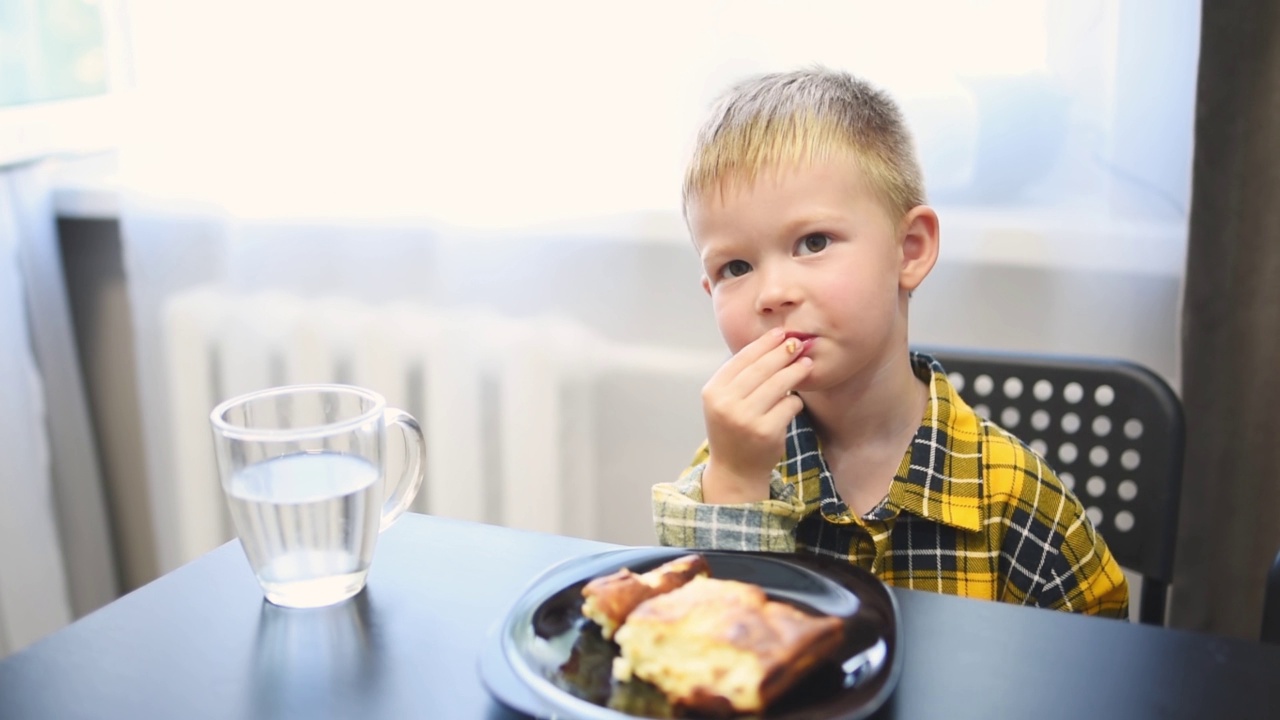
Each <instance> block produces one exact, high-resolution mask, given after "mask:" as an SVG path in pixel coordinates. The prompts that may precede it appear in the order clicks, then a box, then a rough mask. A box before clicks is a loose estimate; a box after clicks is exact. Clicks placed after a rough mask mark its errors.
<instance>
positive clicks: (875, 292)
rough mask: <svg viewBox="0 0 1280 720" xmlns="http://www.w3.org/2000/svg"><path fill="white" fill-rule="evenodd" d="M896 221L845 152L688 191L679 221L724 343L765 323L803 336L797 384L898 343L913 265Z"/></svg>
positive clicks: (827, 379) (868, 363)
mask: <svg viewBox="0 0 1280 720" xmlns="http://www.w3.org/2000/svg"><path fill="white" fill-rule="evenodd" d="M920 210H924V211H926V213H927V214H928V217H929V218H933V221H932V222H933V224H932V226H931V228H932V232H933V243H934V244H933V249H934V251H935V252H936V240H937V235H936V230H937V224H936V217H934V216H933V215H932V211H929V210H928V208H920ZM912 212H913V213H915V212H916V211H912ZM911 217H912V216H911V215H908V220H909V219H910V218H911ZM927 219H928V218H926V220H927ZM896 220H897V219H896V218H891V217H890V216H889V214H888V213H887V212H886V210H885V209H884V206H883V204H882V203H881V202H880V201H879V200H878V198H877V197H876V195H875V194H874V193H873V192H872V191H871V190H870V188H869V187H867V185H866V183H865V182H864V181H863V179H862V173H861V172H860V171H858V170H857V169H856V168H855V167H853V166H852V163H850V162H848V161H844V162H840V161H827V162H817V163H813V164H810V165H805V166H803V167H798V168H783V169H781V170H780V171H777V172H765V173H762V174H761V175H760V176H759V177H758V179H757V180H756V181H755V182H753V183H751V184H745V183H731V184H728V185H726V186H725V187H724V188H723V192H715V191H712V192H707V193H704V196H703V197H701V198H698V199H695V200H694V201H693V202H692V203H691V204H690V206H689V227H690V230H691V232H692V234H693V240H694V243H695V245H696V247H697V249H698V252H699V254H700V255H701V257H702V264H703V279H702V285H703V288H705V289H706V290H707V292H708V293H709V294H710V295H711V300H712V304H713V306H714V309H715V315H716V323H717V324H718V325H719V327H720V333H721V335H723V336H724V339H725V342H726V343H727V344H728V345H729V349H730V350H732V351H733V352H734V353H737V352H738V351H739V350H741V349H742V348H743V347H744V346H745V345H747V344H748V343H750V342H751V341H753V340H755V339H756V338H758V337H760V336H761V335H763V334H764V333H765V332H767V331H768V330H770V329H772V328H775V327H781V328H783V329H785V330H786V331H788V333H795V334H796V335H798V336H799V337H801V339H804V338H807V337H813V338H814V342H813V343H812V344H811V346H810V348H809V350H808V352H807V354H808V355H809V357H811V358H813V362H814V365H813V370H812V372H811V374H810V375H809V378H808V379H807V380H806V381H805V383H804V384H802V385H801V386H800V388H799V389H800V390H802V391H805V390H809V391H813V390H821V389H825V388H832V387H835V386H838V385H840V384H841V383H842V382H844V381H846V380H849V379H850V378H852V377H856V376H859V375H861V374H863V372H864V371H866V370H867V369H868V368H872V367H874V366H877V365H879V364H880V363H882V362H886V361H887V360H888V358H890V357H892V356H893V355H894V354H895V353H896V351H897V350H898V349H899V346H900V348H901V349H902V350H903V351H905V349H906V295H907V292H908V291H910V290H912V289H914V288H915V286H916V285H917V284H918V283H919V281H920V280H921V279H923V274H921V273H920V272H919V270H920V268H919V264H918V263H916V262H914V261H913V258H912V257H911V255H912V254H913V252H914V250H913V247H914V246H913V245H912V243H911V241H908V243H907V244H906V248H907V250H906V251H905V252H904V237H905V236H903V235H900V233H899V231H898V224H897V223H896V222H895V221H896ZM906 227H907V228H908V234H909V232H910V227H911V223H908V225H907V226H906ZM927 264H928V266H929V267H932V256H930V257H929V258H928V263H927ZM923 272H924V273H927V272H928V267H926V268H924V270H923ZM873 372H874V370H873Z"/></svg>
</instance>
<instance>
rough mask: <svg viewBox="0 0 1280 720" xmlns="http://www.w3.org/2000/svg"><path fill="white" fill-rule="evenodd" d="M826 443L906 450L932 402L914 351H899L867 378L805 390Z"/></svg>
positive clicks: (809, 409) (845, 448) (829, 445)
mask: <svg viewBox="0 0 1280 720" xmlns="http://www.w3.org/2000/svg"><path fill="white" fill-rule="evenodd" d="M801 399H803V400H804V404H805V411H806V412H807V413H808V414H809V417H810V418H811V419H812V420H813V422H814V425H815V426H816V428H817V430H818V435H819V437H820V438H821V439H822V444H823V446H824V447H826V448H829V449H830V450H833V451H841V452H848V451H851V450H852V451H855V452H858V453H861V452H863V451H870V452H873V453H874V452H875V451H876V450H877V449H884V450H888V451H893V452H897V453H899V454H900V453H903V452H905V451H906V445H905V444H903V441H904V439H905V440H906V442H907V443H909V442H910V438H912V437H914V436H915V433H916V431H917V429H918V428H919V427H920V422H921V421H922V419H923V418H924V411H925V407H926V406H927V404H928V402H929V388H928V387H927V386H926V385H925V384H924V383H923V382H922V381H921V380H920V378H918V377H916V375H915V371H914V369H913V368H912V366H911V358H910V354H909V353H908V352H905V351H904V352H901V353H894V354H893V355H892V356H890V357H887V358H885V359H884V361H883V362H882V363H881V364H880V365H879V366H878V367H874V368H870V369H869V372H868V373H866V374H865V375H864V376H862V377H859V378H855V379H853V380H851V381H850V382H849V383H846V384H845V385H843V386H840V387H838V388H832V389H831V390H828V391H824V392H821V393H802V394H801Z"/></svg>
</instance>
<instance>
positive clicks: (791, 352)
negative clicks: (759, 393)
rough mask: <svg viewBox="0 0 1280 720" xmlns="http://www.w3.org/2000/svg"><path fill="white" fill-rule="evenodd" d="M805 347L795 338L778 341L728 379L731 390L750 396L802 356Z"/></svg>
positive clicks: (742, 395)
mask: <svg viewBox="0 0 1280 720" xmlns="http://www.w3.org/2000/svg"><path fill="white" fill-rule="evenodd" d="M806 347H807V346H806V345H805V343H804V342H801V341H800V340H796V339H795V338H787V339H786V340H785V341H783V342H780V343H778V345H777V346H776V347H773V348H771V349H770V350H769V351H767V352H765V353H764V354H763V355H761V356H760V357H759V358H758V359H757V360H756V361H755V362H753V363H751V364H750V365H748V366H746V367H744V368H743V369H742V370H741V371H739V372H738V373H737V374H736V376H734V377H733V378H732V379H730V380H729V384H730V387H731V392H733V393H734V394H736V395H738V396H739V397H748V396H750V395H751V394H753V393H754V392H755V391H756V390H757V389H758V388H760V387H761V386H763V385H764V384H765V383H766V382H768V380H769V379H770V378H772V377H773V376H775V375H777V374H778V372H779V371H781V370H782V369H783V368H786V367H789V366H792V365H794V364H795V362H796V361H797V360H799V359H800V358H801V357H803V356H804V350H805V349H806ZM743 349H744V350H745V349H746V348H743ZM787 389H790V388H787Z"/></svg>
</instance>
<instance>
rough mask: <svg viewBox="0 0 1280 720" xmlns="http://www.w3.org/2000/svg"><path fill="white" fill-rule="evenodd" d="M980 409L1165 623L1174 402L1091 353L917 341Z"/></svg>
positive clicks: (1134, 372) (1177, 444)
mask: <svg viewBox="0 0 1280 720" xmlns="http://www.w3.org/2000/svg"><path fill="white" fill-rule="evenodd" d="M920 349H921V350H922V351H923V352H926V353H929V354H930V355H932V356H933V357H935V358H936V359H937V360H938V361H939V362H941V363H942V366H943V367H944V368H946V371H947V374H948V375H949V376H950V378H951V381H952V383H953V384H954V385H955V386H956V389H957V390H958V391H959V392H960V396H961V397H962V398H963V399H964V400H965V402H967V403H968V404H969V405H970V406H971V407H973V408H974V410H975V411H976V412H977V413H978V414H979V415H982V416H983V417H987V418H989V419H991V420H994V421H995V422H996V423H997V424H998V425H1000V426H1001V427H1003V428H1005V429H1006V430H1008V431H1009V432H1011V433H1013V434H1014V435H1016V436H1018V437H1019V438H1020V439H1021V440H1022V441H1023V442H1025V443H1027V444H1028V445H1030V446H1031V448H1032V449H1034V450H1036V451H1037V452H1038V453H1040V455H1042V456H1043V457H1044V458H1045V459H1046V460H1047V461H1048V463H1049V466H1050V467H1051V468H1053V469H1054V471H1055V472H1056V473H1057V474H1058V476H1059V477H1060V478H1061V479H1062V481H1063V482H1064V483H1065V484H1066V485H1067V487H1068V488H1070V489H1071V490H1072V491H1073V492H1074V493H1075V494H1076V496H1077V497H1078V498H1080V502H1081V503H1083V504H1084V506H1085V509H1086V512H1087V514H1088V516H1089V519H1090V520H1092V522H1093V525H1094V527H1096V528H1097V529H1098V532H1100V533H1101V534H1102V536H1103V537H1104V538H1105V539H1106V541H1107V545H1108V547H1110V548H1111V552H1112V554H1113V555H1114V556H1115V558H1116V561H1117V562H1118V563H1120V565H1121V566H1122V567H1125V568H1127V569H1129V570H1131V571H1133V572H1136V573H1138V574H1140V575H1141V576H1142V591H1141V596H1140V600H1139V607H1138V619H1139V621H1140V622H1143V623H1150V624H1155V625H1163V624H1164V611H1165V603H1166V598H1167V594H1168V587H1169V584H1170V583H1171V582H1172V580H1173V550H1174V541H1175V538H1176V535H1177V528H1178V499H1179V489H1180V487H1181V485H1182V454H1183V440H1184V430H1183V419H1182V403H1181V402H1180V401H1179V400H1178V396H1177V395H1176V394H1175V393H1174V392H1173V390H1172V389H1171V388H1170V387H1169V386H1168V384H1166V383H1165V382H1164V380H1162V379H1161V378H1160V377H1159V376H1157V375H1156V374H1155V373H1153V372H1151V371H1150V370H1148V369H1146V368H1144V367H1142V366H1140V365H1136V364H1134V363H1131V362H1126V361H1120V360H1109V359H1096V358H1068V357H1059V356H1047V355H1031V354H1015V353H1000V352H990V351H971V350H954V349H941V348H935V349H929V348H920Z"/></svg>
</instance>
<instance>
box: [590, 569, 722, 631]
mask: <svg viewBox="0 0 1280 720" xmlns="http://www.w3.org/2000/svg"><path fill="white" fill-rule="evenodd" d="M707 574H710V568H708V567H707V561H706V560H705V559H703V557H702V556H701V555H696V554H695V555H685V556H683V557H679V558H676V559H675V560H672V561H670V562H667V563H665V564H663V565H660V566H659V567H657V568H654V569H653V570H650V571H649V572H646V573H642V574H636V573H633V572H631V571H630V570H628V569H627V568H623V569H621V570H619V571H618V572H616V573H613V574H611V575H606V576H604V577H598V578H596V579H594V580H592V581H591V582H589V583H587V584H586V586H585V587H583V588H582V597H583V598H584V601H583V603H582V616H583V617H585V618H587V619H588V620H591V621H592V622H594V623H595V624H597V625H599V626H600V632H601V634H602V635H604V637H605V638H606V639H609V638H612V637H613V633H614V631H616V630H617V629H618V626H620V625H621V624H622V623H623V622H625V621H626V619H627V616H628V615H630V614H631V612H632V611H633V610H635V608H636V606H638V605H639V604H640V603H642V602H644V601H645V600H648V599H649V598H652V597H655V596H657V595H661V594H663V593H666V592H670V591H672V590H675V589H676V588H678V587H680V586H682V585H684V584H685V583H687V582H689V581H690V580H692V579H694V578H695V577H698V576H699V575H707Z"/></svg>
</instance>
